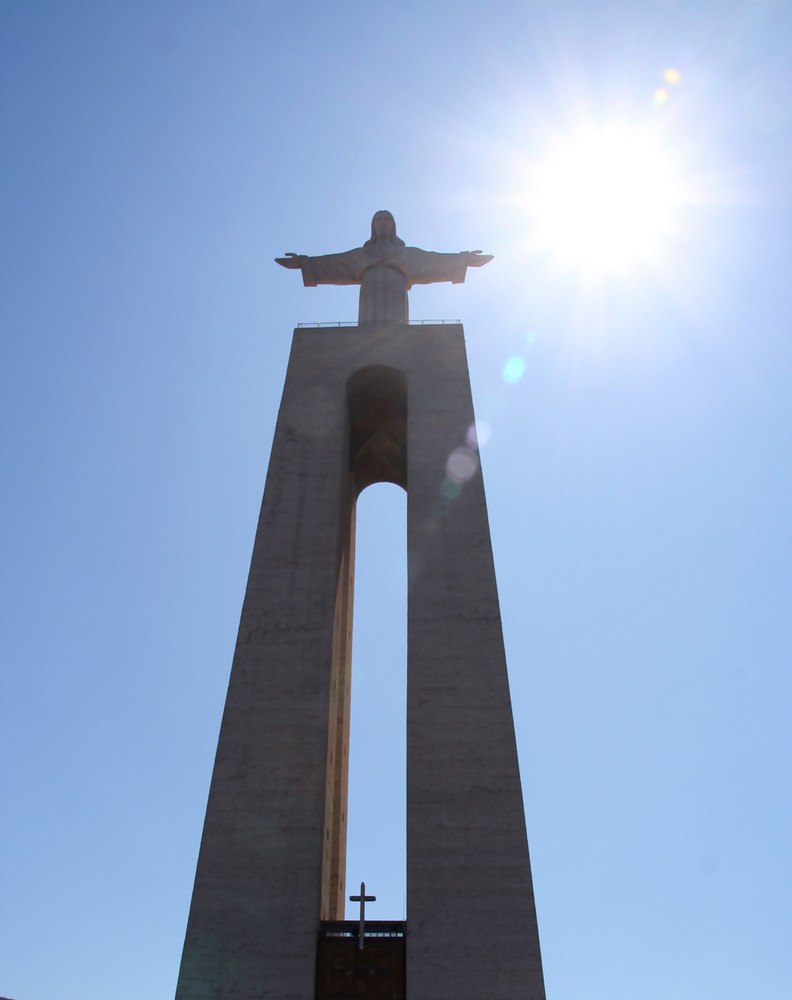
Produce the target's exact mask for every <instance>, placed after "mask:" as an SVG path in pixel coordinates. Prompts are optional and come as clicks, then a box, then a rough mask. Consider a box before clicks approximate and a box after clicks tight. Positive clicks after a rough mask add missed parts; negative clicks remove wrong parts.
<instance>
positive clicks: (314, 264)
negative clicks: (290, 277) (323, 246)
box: [275, 250, 360, 288]
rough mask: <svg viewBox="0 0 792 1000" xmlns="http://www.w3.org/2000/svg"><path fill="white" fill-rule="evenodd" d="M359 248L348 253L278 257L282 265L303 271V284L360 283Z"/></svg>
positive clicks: (298, 254) (295, 254)
mask: <svg viewBox="0 0 792 1000" xmlns="http://www.w3.org/2000/svg"><path fill="white" fill-rule="evenodd" d="M359 254H360V251H359V250H348V251H347V252H346V253H328V254H324V255H322V256H321V257H308V256H307V255H306V254H303V253H287V254H286V256H285V257H276V258H275V260H276V261H277V262H278V263H279V264H280V265H281V267H290V268H294V269H295V270H296V269H297V268H299V269H300V270H301V271H302V276H303V284H304V285H307V286H308V287H309V288H310V287H312V286H313V285H359V284H360V274H359Z"/></svg>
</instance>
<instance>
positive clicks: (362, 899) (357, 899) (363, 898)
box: [349, 882, 377, 948]
mask: <svg viewBox="0 0 792 1000" xmlns="http://www.w3.org/2000/svg"><path fill="white" fill-rule="evenodd" d="M376 898H377V897H376V896H367V895H366V883H365V882H361V883H360V895H359V896H350V897H349V902H350V903H360V930H359V931H358V948H362V947H363V939H364V936H365V933H366V903H373V902H374V900H375V899H376Z"/></svg>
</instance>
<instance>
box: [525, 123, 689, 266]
mask: <svg viewBox="0 0 792 1000" xmlns="http://www.w3.org/2000/svg"><path fill="white" fill-rule="evenodd" d="M530 174H531V180H530V193H529V202H530V214H531V217H532V220H531V221H532V227H533V235H534V239H535V241H536V244H537V248H538V249H539V251H540V252H543V253H545V254H547V255H548V256H549V257H551V258H552V259H553V261H554V263H556V264H558V265H560V266H562V267H564V268H568V269H577V270H579V271H581V272H583V274H584V276H585V277H586V278H588V279H591V278H596V277H600V276H605V275H608V274H626V273H628V272H629V271H631V270H633V269H634V268H635V267H636V266H637V265H639V264H642V263H648V264H655V265H657V264H659V263H660V262H661V259H662V257H663V254H664V252H665V251H666V250H667V249H668V248H669V243H670V240H671V238H672V237H673V236H674V234H675V232H676V228H677V215H678V210H679V207H680V205H681V203H682V184H681V181H680V179H679V176H678V171H677V168H676V163H675V161H674V158H673V156H672V155H671V153H670V152H669V151H668V150H667V149H664V147H663V145H662V143H661V142H660V139H659V137H658V136H656V135H653V134H652V133H651V132H649V131H640V130H635V129H630V128H628V127H626V126H623V125H609V126H606V127H599V128H597V127H594V126H586V127H583V128H580V129H579V130H578V131H576V132H574V133H571V134H568V135H565V136H558V137H556V139H555V140H554V141H553V142H552V143H551V144H550V146H549V148H548V149H547V151H546V153H545V155H544V156H543V157H542V159H541V160H540V161H538V162H536V163H534V164H533V165H532V168H531V170H530Z"/></svg>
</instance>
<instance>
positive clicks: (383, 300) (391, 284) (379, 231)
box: [275, 211, 492, 323]
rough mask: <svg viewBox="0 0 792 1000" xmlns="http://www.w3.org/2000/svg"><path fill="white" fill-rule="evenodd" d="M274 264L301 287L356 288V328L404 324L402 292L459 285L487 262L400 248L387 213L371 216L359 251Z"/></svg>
mask: <svg viewBox="0 0 792 1000" xmlns="http://www.w3.org/2000/svg"><path fill="white" fill-rule="evenodd" d="M275 260H276V261H277V262H278V263H279V264H280V265H282V266H283V267H290V268H300V270H301V271H302V277H303V284H304V285H306V286H314V285H360V308H359V311H358V323H379V322H398V323H406V322H407V321H408V320H409V306H408V302H407V292H408V291H409V290H410V288H412V286H413V285H429V284H432V283H433V282H435V281H451V282H453V283H454V284H459V283H460V282H463V281H464V280H465V272H466V271H467V269H468V268H469V267H481V266H482V265H483V264H486V263H488V262H489V261H491V260H492V257H491V256H488V255H487V254H482V252H481V251H480V250H463V251H462V252H461V253H434V252H432V251H430V250H419V249H418V247H408V246H405V245H404V240H400V239H399V237H398V236H397V235H396V223H395V222H394V219H393V216H392V215H391V213H390V212H385V211H380V212H375V213H374V218H373V219H372V220H371V239H370V240H367V241H366V242H365V243H364V244H363V246H362V247H356V248H355V249H354V250H347V251H346V253H329V254H325V255H324V256H322V257H307V256H305V255H304V254H296V253H289V254H287V255H286V256H285V257H276V258H275Z"/></svg>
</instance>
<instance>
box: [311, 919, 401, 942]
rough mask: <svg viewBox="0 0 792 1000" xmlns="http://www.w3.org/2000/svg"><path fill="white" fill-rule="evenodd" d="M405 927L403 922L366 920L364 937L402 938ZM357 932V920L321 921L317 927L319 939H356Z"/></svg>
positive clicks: (358, 922) (358, 926)
mask: <svg viewBox="0 0 792 1000" xmlns="http://www.w3.org/2000/svg"><path fill="white" fill-rule="evenodd" d="M405 927H406V924H405V922H404V921H403V920H367V921H366V937H367V938H370V937H374V938H384V937H387V938H398V937H404V934H405ZM359 932H360V921H359V920H323V921H322V922H321V925H320V927H319V937H341V938H343V937H349V938H356V937H357V936H358V934H359Z"/></svg>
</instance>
